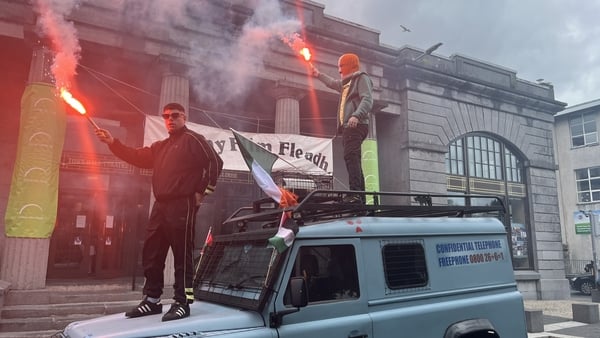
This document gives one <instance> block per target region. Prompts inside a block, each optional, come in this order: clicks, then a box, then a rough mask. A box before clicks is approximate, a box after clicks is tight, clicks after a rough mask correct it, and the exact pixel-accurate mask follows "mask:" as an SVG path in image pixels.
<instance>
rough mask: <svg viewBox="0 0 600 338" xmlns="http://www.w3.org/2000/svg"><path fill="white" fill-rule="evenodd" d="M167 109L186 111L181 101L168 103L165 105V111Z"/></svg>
mask: <svg viewBox="0 0 600 338" xmlns="http://www.w3.org/2000/svg"><path fill="white" fill-rule="evenodd" d="M165 110H179V111H181V112H184V113H185V108H183V106H182V105H180V104H179V103H175V102H171V103H167V104H166V105H165V106H164V107H163V111H165Z"/></svg>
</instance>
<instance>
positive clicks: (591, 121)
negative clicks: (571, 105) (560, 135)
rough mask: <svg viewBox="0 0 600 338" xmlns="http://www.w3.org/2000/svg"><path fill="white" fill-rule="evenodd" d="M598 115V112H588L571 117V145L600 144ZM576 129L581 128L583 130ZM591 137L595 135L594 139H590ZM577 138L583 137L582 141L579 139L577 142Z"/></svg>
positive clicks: (574, 146) (577, 146)
mask: <svg viewBox="0 0 600 338" xmlns="http://www.w3.org/2000/svg"><path fill="white" fill-rule="evenodd" d="M574 115H575V114H574ZM596 115H597V113H596V112H591V113H589V112H588V113H580V114H576V116H571V117H570V118H569V134H570V136H571V147H573V148H579V147H586V146H590V145H596V144H598V124H597V123H598V122H597V121H596V120H597V118H596ZM575 129H581V131H578V130H575ZM576 132H577V133H576ZM590 137H593V140H592V141H588V138H590ZM575 139H581V141H578V142H577V144H576V142H575Z"/></svg>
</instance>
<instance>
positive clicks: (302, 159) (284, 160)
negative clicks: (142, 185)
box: [144, 116, 333, 175]
mask: <svg viewBox="0 0 600 338" xmlns="http://www.w3.org/2000/svg"><path fill="white" fill-rule="evenodd" d="M186 126H187V127H188V128H189V129H191V130H193V131H195V132H197V133H199V134H201V135H204V137H205V138H206V140H207V141H208V142H209V143H211V144H212V146H213V148H214V149H215V150H216V151H217V153H218V154H219V155H220V156H221V158H222V159H223V169H227V170H237V171H249V169H248V166H247V165H246V162H245V161H244V158H243V157H242V153H241V152H240V149H239V147H238V146H237V143H236V141H235V137H234V136H233V133H232V132H231V130H224V129H219V128H213V127H209V126H205V125H202V124H197V123H192V122H189V121H188V122H186ZM240 134H242V135H244V136H245V137H247V138H249V139H251V140H252V141H253V142H255V143H257V144H259V145H261V146H262V147H264V148H265V149H267V150H269V151H270V152H272V153H274V154H276V155H277V156H279V159H278V160H277V161H276V162H275V164H274V165H273V171H274V172H275V171H281V170H285V171H297V172H303V173H310V174H315V175H331V174H332V172H333V161H332V159H333V140H331V139H326V138H318V137H310V136H302V135H294V134H258V133H246V132H240ZM166 136H167V130H166V128H165V122H164V120H163V118H162V117H160V116H147V117H146V126H145V130H144V146H149V145H150V144H152V143H153V142H155V141H158V140H162V139H164V138H165V137H166Z"/></svg>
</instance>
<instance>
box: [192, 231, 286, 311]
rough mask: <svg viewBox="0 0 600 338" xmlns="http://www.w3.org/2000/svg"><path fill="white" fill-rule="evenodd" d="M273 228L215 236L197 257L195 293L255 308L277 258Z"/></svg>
mask: <svg viewBox="0 0 600 338" xmlns="http://www.w3.org/2000/svg"><path fill="white" fill-rule="evenodd" d="M274 234H275V232H274V231H273V230H269V231H258V232H252V233H240V234H234V235H226V236H221V237H217V238H216V239H215V241H214V242H213V243H212V244H211V245H210V246H209V247H207V248H206V250H205V252H204V254H203V255H202V256H201V258H200V269H199V278H198V280H197V281H196V282H197V287H196V290H195V291H196V292H195V293H196V297H197V298H198V299H201V300H206V301H212V302H217V303H221V304H226V305H231V306H238V307H242V308H246V309H251V310H258V309H260V307H262V305H263V301H264V299H265V297H266V291H267V290H269V289H270V288H269V287H268V285H269V283H270V281H271V280H272V277H273V275H274V273H275V271H277V269H276V265H277V263H278V262H279V256H280V255H278V254H277V250H275V249H274V248H272V247H270V246H269V245H268V242H267V240H268V239H269V238H270V237H272V236H273V235H274Z"/></svg>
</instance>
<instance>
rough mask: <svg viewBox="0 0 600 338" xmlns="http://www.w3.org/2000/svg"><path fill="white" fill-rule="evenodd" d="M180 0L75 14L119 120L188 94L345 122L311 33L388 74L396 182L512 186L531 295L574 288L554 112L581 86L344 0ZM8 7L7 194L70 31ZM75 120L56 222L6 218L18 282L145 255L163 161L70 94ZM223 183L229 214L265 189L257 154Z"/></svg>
mask: <svg viewBox="0 0 600 338" xmlns="http://www.w3.org/2000/svg"><path fill="white" fill-rule="evenodd" d="M176 3H177V2H173V3H170V8H169V9H168V11H167V9H165V8H160V10H159V8H156V7H153V6H154V5H155V4H154V2H148V1H141V0H139V1H137V0H131V1H112V2H106V3H102V4H99V3H94V4H89V3H86V4H82V5H80V6H79V7H77V8H74V9H73V10H72V11H70V12H69V13H67V14H66V16H65V18H66V21H67V22H68V23H71V24H72V27H73V28H74V29H75V31H76V32H77V39H78V42H79V45H80V46H81V52H80V59H79V60H78V65H77V75H76V77H75V79H74V81H73V82H74V83H73V91H74V93H75V94H76V95H77V96H78V97H80V98H83V101H84V102H83V103H84V104H86V105H87V106H88V107H90V108H91V109H90V111H92V112H93V114H94V118H95V119H97V121H98V123H99V124H100V125H101V126H102V127H107V128H110V129H111V131H114V132H115V134H116V135H117V136H119V138H121V139H122V140H125V143H127V144H130V145H138V146H139V145H141V144H142V143H143V137H144V135H143V121H144V117H145V116H146V114H149V115H156V114H158V113H159V110H160V107H162V106H163V105H164V104H165V103H167V102H170V101H179V102H182V103H183V104H184V106H185V107H186V108H187V110H188V111H189V119H190V121H192V122H195V123H200V124H205V125H210V126H213V127H219V128H224V129H227V128H235V129H237V130H240V131H251V132H260V133H272V132H275V133H290V134H294V133H296V134H302V135H309V136H319V137H326V138H334V137H335V133H336V107H337V100H338V94H337V93H335V92H332V91H331V90H329V89H327V88H326V87H325V86H323V85H322V84H321V83H318V81H315V80H314V79H313V78H312V77H311V76H310V74H309V67H308V64H307V63H306V62H305V61H304V60H303V59H301V58H300V57H299V55H298V54H297V50H296V46H297V44H298V43H302V44H305V45H306V46H309V47H310V48H311V50H312V53H313V59H312V61H311V62H313V63H314V64H315V65H316V66H317V67H318V68H319V70H320V71H321V72H325V73H328V74H330V75H332V76H334V75H335V74H336V73H337V60H338V57H339V56H340V55H341V54H343V53H347V52H352V53H355V54H357V55H358V56H359V57H360V59H361V69H362V70H364V71H366V72H367V73H369V74H370V75H371V77H372V79H373V83H374V98H375V108H374V110H373V112H372V127H371V133H370V138H371V139H372V140H374V141H375V142H376V147H377V148H376V149H377V157H378V159H379V161H378V176H379V187H380V190H382V191H406V192H413V193H415V192H422V193H436V194H446V193H453V194H456V195H457V197H456V198H452V199H449V200H444V201H436V202H439V203H464V199H461V198H460V197H459V195H461V194H464V193H469V194H480V195H497V196H500V197H502V199H504V200H506V201H507V202H508V204H509V206H510V217H511V219H510V222H511V223H510V226H509V227H508V229H507V232H508V233H509V240H510V242H511V243H512V244H511V245H512V248H511V249H512V253H513V257H512V259H513V263H514V267H515V275H516V277H517V281H518V286H519V290H521V292H522V293H523V295H524V296H525V298H528V299H561V298H566V297H567V296H568V293H569V290H568V283H567V280H566V279H565V268H564V260H563V246H562V241H561V227H560V222H559V213H558V204H559V202H558V184H557V179H556V172H555V159H554V149H553V136H552V129H553V115H554V114H555V113H556V112H558V111H560V110H562V109H563V108H564V106H565V104H563V103H561V102H558V101H556V100H555V99H554V92H553V89H552V87H548V86H542V85H539V84H536V83H533V82H530V81H527V80H523V79H519V78H518V77H517V76H516V72H515V71H513V70H510V69H506V68H504V67H501V66H497V65H493V64H490V63H487V62H483V61H479V60H475V59H472V58H469V57H466V56H462V55H452V56H450V57H444V56H439V55H423V50H421V49H419V48H413V47H402V48H394V47H390V46H386V45H382V44H380V42H379V32H377V31H375V30H373V29H370V28H367V27H363V26H360V25H356V24H353V23H351V22H348V21H345V20H342V19H337V18H334V17H330V16H327V15H326V14H324V10H325V8H324V6H322V5H320V4H318V3H315V2H312V1H302V2H299V1H291V0H281V1H279V2H277V3H278V6H277V11H275V12H273V11H269V13H270V16H266V17H268V18H271V19H269V20H270V21H269V20H267V21H266V22H265V21H264V20H265V19H264V18H265V17H264V16H262V15H261V14H262V12H261V11H262V10H264V9H263V8H257V7H253V5H252V4H253V3H254V2H253V1H243V0H237V1H217V0H214V1H204V2H197V3H194V5H189V4H188V5H185V6H183V7H178V5H176ZM0 10H1V11H0V12H1V13H3V14H2V15H0V40H1V42H2V45H3V46H7V48H4V49H5V50H6V51H7V52H6V55H5V56H3V58H2V59H1V60H0V67H1V69H2V70H3V73H4V74H6V76H4V77H3V78H2V79H0V82H1V83H2V88H3V90H2V93H1V94H0V102H1V103H2V107H3V108H2V109H3V112H2V114H3V121H4V123H3V124H2V125H1V126H0V128H2V133H0V134H1V135H2V136H1V137H2V139H0V149H1V151H2V153H3V154H5V156H3V158H2V162H0V172H1V173H2V174H1V175H0V205H2V206H5V205H7V203H8V196H9V195H10V191H11V177H12V175H13V169H14V163H15V159H16V158H17V157H18V154H17V150H18V149H17V148H18V146H17V145H18V142H19V141H18V140H19V125H20V123H22V122H20V116H19V113H18V112H19V111H21V109H20V104H21V102H22V101H21V100H22V98H23V93H24V92H25V90H26V88H27V86H28V85H29V84H31V83H33V82H35V83H37V82H40V81H41V82H44V81H46V83H47V84H50V85H51V84H52V81H48V80H47V79H46V78H45V74H46V73H47V72H46V70H47V69H48V67H50V63H51V61H52V60H53V55H54V54H53V53H55V52H56V42H55V41H49V40H48V39H45V38H44V34H42V33H43V32H41V31H40V28H39V23H40V18H41V17H42V16H43V13H42V12H40V11H39V10H36V9H35V8H33V7H32V6H31V5H30V4H27V3H22V2H14V1H7V0H4V1H0ZM273 13H277V14H276V15H273ZM278 16H279V17H278ZM261 18H262V19H261ZM273 18H276V19H273ZM289 27H292V28H293V29H290V28H289ZM265 37H266V38H265ZM66 121H67V122H66V127H65V128H66V132H65V143H64V147H63V150H62V156H61V160H60V180H59V183H58V184H59V186H58V218H57V222H56V226H55V228H54V231H53V233H52V235H51V236H50V237H49V238H28V237H18V236H17V237H14V236H8V235H5V234H6V230H7V229H6V224H5V223H0V224H1V225H0V229H3V230H4V231H3V236H2V237H0V249H1V252H2V256H1V260H0V279H1V280H5V281H8V282H9V283H11V285H12V287H14V288H19V289H33V288H43V287H44V285H45V281H46V279H47V278H58V277H61V278H65V277H67V276H71V278H82V276H83V274H85V273H92V272H98V273H101V274H102V275H103V276H121V275H123V274H130V273H133V274H136V271H137V270H139V264H138V263H139V262H137V261H136V259H135V258H132V257H137V256H138V252H139V251H136V250H138V249H139V245H140V239H141V238H143V237H142V235H141V234H142V232H143V223H144V219H145V215H147V212H148V208H149V206H150V204H151V202H152V198H151V192H150V188H149V181H148V178H149V176H148V173H147V172H144V171H143V170H139V169H137V168H133V167H130V166H128V165H124V164H123V163H122V162H120V161H118V160H117V159H115V158H114V157H113V156H112V155H111V154H110V153H109V152H108V151H107V149H106V148H105V147H104V146H103V145H102V144H99V143H98V142H97V141H96V140H95V138H94V137H93V135H90V134H91V132H90V129H89V125H87V122H86V121H85V119H83V118H81V117H80V116H77V115H75V114H72V112H70V111H68V110H67V111H66ZM340 143H341V142H340V141H339V139H337V138H334V145H333V147H334V159H333V161H332V166H333V173H334V176H335V180H334V182H336V184H335V187H336V188H343V187H344V186H343V184H341V183H339V182H344V181H346V173H345V169H344V165H343V159H342V158H341V156H337V157H336V156H335V154H341V144H340ZM217 192H218V194H215V195H217V196H216V197H214V199H213V200H211V201H207V202H208V206H207V207H206V208H205V210H201V211H200V214H201V216H199V217H200V218H201V219H202V220H210V221H211V222H214V223H215V224H218V222H219V221H220V220H223V219H224V218H225V217H226V216H227V214H228V213H229V212H231V211H232V210H235V208H237V207H238V206H241V205H245V204H248V203H249V202H250V201H252V200H253V199H255V198H257V197H259V196H260V192H259V191H257V190H256V189H255V188H254V184H253V182H252V179H251V178H250V177H249V175H248V173H245V172H226V173H224V175H223V176H222V178H221V182H220V183H219V186H218V191H217ZM470 203H478V201H477V199H474V200H472V201H471V202H470ZM5 212H6V210H5V209H4V208H3V209H2V210H0V216H3V217H2V220H4V219H5V217H4V216H5ZM106 215H111V219H110V220H108V219H107V218H106ZM107 224H110V226H107ZM226 230H227V229H220V231H226ZM78 238H79V239H78ZM109 238H110V241H108V239H109ZM78 241H80V242H79V243H78ZM85 243H88V244H87V245H84V244H85ZM40 257H42V258H43V259H40ZM24 266H25V267H26V268H23V267H24Z"/></svg>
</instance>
